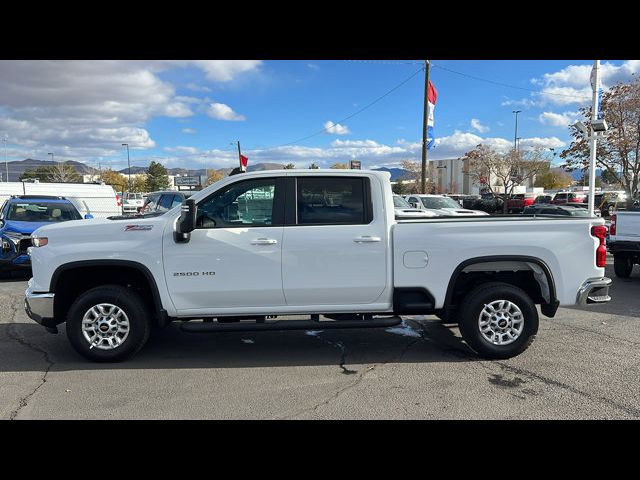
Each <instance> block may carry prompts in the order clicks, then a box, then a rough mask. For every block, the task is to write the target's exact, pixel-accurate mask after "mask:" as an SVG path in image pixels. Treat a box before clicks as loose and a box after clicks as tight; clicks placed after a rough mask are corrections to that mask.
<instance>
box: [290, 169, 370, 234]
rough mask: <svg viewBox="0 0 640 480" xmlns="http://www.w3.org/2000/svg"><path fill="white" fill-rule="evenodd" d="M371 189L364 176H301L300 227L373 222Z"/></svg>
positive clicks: (298, 190)
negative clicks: (369, 189) (369, 192)
mask: <svg viewBox="0 0 640 480" xmlns="http://www.w3.org/2000/svg"><path fill="white" fill-rule="evenodd" d="M368 188H369V187H368V181H366V179H364V178H361V177H354V178H346V177H342V178H340V177H315V176H314V177H298V179H297V210H298V218H297V223H298V225H361V224H367V223H370V222H371V220H372V208H371V200H370V197H369V194H368Z"/></svg>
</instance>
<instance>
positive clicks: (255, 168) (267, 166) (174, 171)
mask: <svg viewBox="0 0 640 480" xmlns="http://www.w3.org/2000/svg"><path fill="white" fill-rule="evenodd" d="M282 168H284V165H283V164H281V163H256V164H255V165H249V167H248V168H247V171H248V172H259V171H262V170H280V169H282ZM208 170H218V171H220V172H222V173H224V174H225V175H229V173H231V170H233V168H216V169H211V168H210V169H208ZM146 172H147V167H131V173H132V174H134V173H146ZM167 172H168V173H169V175H193V176H198V175H206V174H207V169H204V168H199V169H188V168H167ZM118 173H121V174H123V175H126V174H127V173H129V168H128V167H127V168H123V169H122V170H118Z"/></svg>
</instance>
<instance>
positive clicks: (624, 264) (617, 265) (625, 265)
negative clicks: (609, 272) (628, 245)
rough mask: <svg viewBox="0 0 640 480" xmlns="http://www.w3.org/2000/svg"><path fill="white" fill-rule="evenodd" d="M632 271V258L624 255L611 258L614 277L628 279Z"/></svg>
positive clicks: (620, 254) (619, 254)
mask: <svg viewBox="0 0 640 480" xmlns="http://www.w3.org/2000/svg"><path fill="white" fill-rule="evenodd" d="M632 270H633V257H632V256H631V255H626V254H624V253H618V254H616V255H614V256H613V271H614V272H615V273H616V277H620V278H629V276H630V275H631V271H632Z"/></svg>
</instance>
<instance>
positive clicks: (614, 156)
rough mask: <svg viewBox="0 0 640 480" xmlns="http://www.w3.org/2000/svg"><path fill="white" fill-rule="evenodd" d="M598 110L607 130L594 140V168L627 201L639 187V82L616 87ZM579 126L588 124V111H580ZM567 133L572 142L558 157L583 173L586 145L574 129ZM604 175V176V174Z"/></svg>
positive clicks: (638, 80) (589, 115) (589, 117)
mask: <svg viewBox="0 0 640 480" xmlns="http://www.w3.org/2000/svg"><path fill="white" fill-rule="evenodd" d="M601 106H602V108H601V110H602V113H603V115H604V118H605V119H606V121H607V124H608V127H609V129H608V130H607V131H606V132H604V134H600V135H599V136H598V145H597V149H596V166H597V167H600V168H601V169H602V170H603V175H606V178H607V179H608V180H611V179H615V181H614V182H609V183H619V184H621V185H622V188H624V190H625V191H626V192H627V198H628V199H630V201H631V199H632V198H633V197H634V195H636V194H637V193H638V187H639V183H640V78H636V79H635V80H634V81H633V82H630V83H621V82H620V83H617V84H616V85H614V86H613V87H611V88H610V89H609V90H608V91H606V92H604V93H603V94H602V101H601ZM580 113H581V114H582V116H583V120H582V121H583V123H585V124H587V125H589V124H590V123H591V120H590V119H591V107H583V108H581V109H580ZM569 131H570V133H571V136H572V137H573V141H572V142H571V145H570V146H569V148H567V149H566V150H564V151H563V152H562V153H561V154H560V157H562V158H564V159H566V161H567V166H568V167H569V168H572V169H576V168H580V169H586V168H587V166H588V164H589V142H588V141H587V139H585V138H584V136H583V135H582V134H581V133H580V131H579V130H578V129H577V128H576V127H575V126H573V125H572V126H570V127H569ZM605 172H606V173H605Z"/></svg>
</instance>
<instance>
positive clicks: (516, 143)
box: [512, 110, 522, 152]
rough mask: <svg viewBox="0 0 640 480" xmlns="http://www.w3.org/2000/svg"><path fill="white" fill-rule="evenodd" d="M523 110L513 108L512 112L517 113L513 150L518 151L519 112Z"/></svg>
mask: <svg viewBox="0 0 640 480" xmlns="http://www.w3.org/2000/svg"><path fill="white" fill-rule="evenodd" d="M520 112H522V110H513V111H512V113H515V114H516V133H515V135H514V136H513V150H514V152H517V151H518V114H519V113H520Z"/></svg>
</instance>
